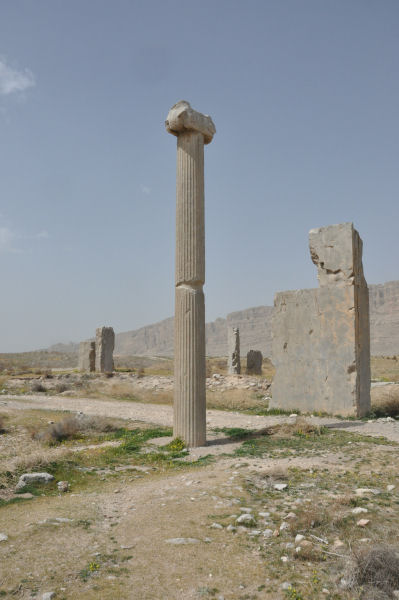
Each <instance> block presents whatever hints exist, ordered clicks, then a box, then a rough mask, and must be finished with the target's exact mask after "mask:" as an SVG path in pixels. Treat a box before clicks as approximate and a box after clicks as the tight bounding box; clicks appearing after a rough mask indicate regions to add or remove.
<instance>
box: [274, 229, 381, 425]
mask: <svg viewBox="0 0 399 600" xmlns="http://www.w3.org/2000/svg"><path fill="white" fill-rule="evenodd" d="M309 242H310V244H309V245H310V252H311V257H312V260H313V262H314V263H315V264H316V266H317V268H318V279H319V284H320V287H319V288H318V289H308V290H294V291H288V292H279V293H278V294H276V296H275V301H274V314H273V322H272V361H273V364H274V366H275V368H276V375H275V377H274V380H273V386H272V401H271V403H270V406H271V407H275V408H282V409H286V410H299V411H302V412H313V411H318V412H319V411H323V412H327V413H330V414H340V415H344V416H349V415H351V416H358V417H360V416H363V415H365V414H366V413H367V412H368V411H369V410H370V325H369V300H368V288H367V284H366V281H365V278H364V275H363V267H362V241H361V239H360V237H359V234H358V232H357V231H356V230H355V229H354V228H353V224H352V223H343V224H340V225H331V226H329V227H323V228H321V229H313V230H311V231H310V234H309Z"/></svg>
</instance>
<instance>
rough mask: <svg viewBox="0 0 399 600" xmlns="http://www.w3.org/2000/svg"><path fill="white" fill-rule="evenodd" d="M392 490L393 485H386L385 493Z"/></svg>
mask: <svg viewBox="0 0 399 600" xmlns="http://www.w3.org/2000/svg"><path fill="white" fill-rule="evenodd" d="M394 489H395V486H394V485H392V484H391V485H387V492H392V490H394ZM394 593H395V592H394Z"/></svg>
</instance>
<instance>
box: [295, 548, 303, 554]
mask: <svg viewBox="0 0 399 600" xmlns="http://www.w3.org/2000/svg"><path fill="white" fill-rule="evenodd" d="M301 550H302V548H301V546H297V547H296V548H295V552H296V553H297V554H299V553H300V551H301Z"/></svg>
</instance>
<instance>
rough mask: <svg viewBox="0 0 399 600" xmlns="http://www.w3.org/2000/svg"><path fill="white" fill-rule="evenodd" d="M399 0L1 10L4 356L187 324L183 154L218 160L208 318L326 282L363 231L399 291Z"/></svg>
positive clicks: (72, 0) (98, 0)
mask: <svg viewBox="0 0 399 600" xmlns="http://www.w3.org/2000/svg"><path fill="white" fill-rule="evenodd" d="M398 31H399V3H398V2H397V0H378V1H377V0H374V1H371V0H362V1H361V0H331V1H328V0H325V1H324V0H274V1H271V0H262V1H257V0H247V1H246V2H244V1H235V0H213V1H212V2H210V1H207V0H205V1H202V2H197V1H196V2H194V1H192V0H185V2H181V1H180V2H175V1H168V0H162V1H161V0H159V1H151V0H146V1H144V0H143V1H134V0H130V1H127V0H115V1H112V2H111V1H110V0H107V1H104V0H68V2H65V1H63V0H1V1H0V213H1V216H0V273H1V292H0V351H1V352H11V351H22V350H29V349H35V348H40V347H46V346H48V345H49V344H52V343H55V342H58V341H69V340H72V341H79V340H81V339H85V338H87V337H90V336H91V335H93V332H94V329H95V327H97V326H99V325H103V324H105V325H112V326H113V327H114V329H115V331H117V332H119V331H126V330H128V329H135V328H138V327H141V326H143V325H146V324H149V323H153V322H155V321H157V320H160V319H163V318H165V317H168V316H171V315H172V314H173V310H174V309H173V301H174V290H173V273H174V219H175V159H176V140H175V138H174V137H173V136H171V135H168V134H167V133H166V132H165V129H164V123H163V122H164V120H165V118H166V115H167V112H168V110H169V108H170V107H171V105H172V104H174V103H175V102H176V101H178V100H180V99H186V100H188V101H189V102H191V104H192V106H193V107H194V108H195V109H197V110H199V111H201V112H204V113H208V114H210V115H211V116H212V118H213V120H214V122H215V125H216V129H217V133H216V135H215V137H214V140H213V142H212V144H210V145H209V146H207V147H206V163H205V170H206V173H205V177H206V244H207V249H206V253H207V276H206V279H207V281H206V286H205V292H206V306H207V320H213V319H215V318H216V317H218V316H225V315H226V314H227V313H229V312H231V311H233V310H239V309H243V308H247V307H249V306H257V305H260V304H272V302H273V296H274V293H275V292H276V291H279V290H284V289H295V288H302V287H315V286H316V285H317V280H316V269H315V267H314V266H313V264H312V262H311V260H310V256H309V251H308V246H307V244H308V241H307V236H308V231H309V229H311V228H313V227H319V226H323V225H329V224H333V223H339V222H343V221H354V223H355V226H356V228H357V229H358V231H359V233H360V235H361V237H362V239H363V242H364V267H365V274H366V278H367V280H368V282H369V283H382V282H384V281H388V280H392V279H399V261H398V257H399V235H398V231H399V202H398V192H399V169H398V156H399V121H398V107H399V78H398V72H399V69H398V58H399V35H398Z"/></svg>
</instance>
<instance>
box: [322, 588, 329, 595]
mask: <svg viewBox="0 0 399 600" xmlns="http://www.w3.org/2000/svg"><path fill="white" fill-rule="evenodd" d="M321 593H322V594H326V596H329V595H330V590H328V589H327V588H323V589H322V590H321Z"/></svg>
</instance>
